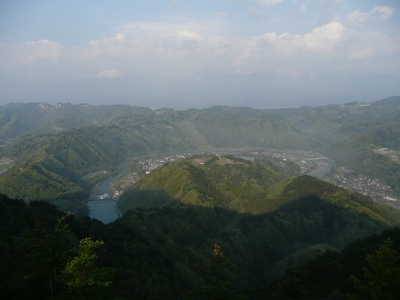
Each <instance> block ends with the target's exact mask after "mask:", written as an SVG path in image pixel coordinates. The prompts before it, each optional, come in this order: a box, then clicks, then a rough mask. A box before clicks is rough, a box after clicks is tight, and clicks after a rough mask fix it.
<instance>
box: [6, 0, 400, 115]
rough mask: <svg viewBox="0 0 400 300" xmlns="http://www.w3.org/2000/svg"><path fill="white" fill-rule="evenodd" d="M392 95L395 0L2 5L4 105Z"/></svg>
mask: <svg viewBox="0 0 400 300" xmlns="http://www.w3.org/2000/svg"><path fill="white" fill-rule="evenodd" d="M397 95H400V1H398V0H376V1H374V0H358V1H357V0H210V1H209V0H189V1H181V0H157V1H155V0H130V1H128V0H126V1H125V0H114V1H104V0H103V1H102V0H79V1H76V0H68V1H65V0H64V1H59V0H35V1H31V0H2V1H0V104H1V105H3V104H6V103H11V102H47V103H51V104H56V103H60V102H61V103H62V102H70V103H89V104H129V105H133V106H135V105H137V106H147V107H151V108H157V107H171V108H178V109H185V108H191V107H196V108H202V107H209V106H212V105H230V106H250V107H256V108H273V107H288V106H301V105H314V106H315V105H324V104H328V103H333V104H338V103H345V102H349V101H360V102H362V101H365V102H370V101H375V100H379V99H382V98H385V97H389V96H397Z"/></svg>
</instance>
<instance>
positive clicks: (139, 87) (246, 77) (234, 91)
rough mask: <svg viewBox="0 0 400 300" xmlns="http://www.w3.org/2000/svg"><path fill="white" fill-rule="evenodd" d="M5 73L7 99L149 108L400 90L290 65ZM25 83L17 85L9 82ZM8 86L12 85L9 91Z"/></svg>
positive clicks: (309, 101) (320, 101)
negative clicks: (23, 78) (264, 69)
mask: <svg viewBox="0 0 400 300" xmlns="http://www.w3.org/2000/svg"><path fill="white" fill-rule="evenodd" d="M38 84H39V83H38V82H36V81H34V83H32V82H28V81H27V82H24V83H23V84H22V83H21V82H18V83H16V82H12V80H11V79H7V78H3V81H2V86H1V88H2V99H3V101H5V100H4V99H7V101H8V102H21V101H24V102H25V101H26V99H29V101H31V102H49V103H53V104H55V103H58V102H71V103H79V102H80V101H82V102H86V103H90V104H110V103H122V104H130V105H134V106H146V107H151V108H160V107H173V108H176V109H189V108H192V107H195V108H206V107H210V106H213V105H216V104H218V105H229V106H247V107H253V108H261V109H264V108H280V107H301V106H304V105H313V106H316V105H318V106H321V105H327V104H343V103H346V102H349V101H359V102H372V101H375V100H377V99H381V98H384V97H389V96H391V95H399V94H400V88H399V87H400V78H398V77H394V76H388V75H379V76H378V75H369V74H348V73H347V74H346V75H344V74H343V73H341V72H331V73H330V74H324V75H320V74H317V75H315V74H314V75H310V74H297V73H290V72H288V71H279V70H277V71H274V72H270V73H251V74H232V73H223V72H206V71H201V72H196V73H193V74H191V75H190V76H187V77H184V78H175V77H171V76H168V75H165V76H161V75H159V76H154V75H149V74H148V75H146V74H136V75H130V76H127V77H115V78H87V79H80V80H77V81H69V82H60V83H58V84H52V85H50V84H43V85H42V86H40V85H38ZM21 85H23V86H24V89H19V90H15V88H14V89H12V90H11V88H10V87H15V86H21ZM9 89H10V91H8V90H9ZM80 99H83V100H80Z"/></svg>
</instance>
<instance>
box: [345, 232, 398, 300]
mask: <svg viewBox="0 0 400 300" xmlns="http://www.w3.org/2000/svg"><path fill="white" fill-rule="evenodd" d="M393 245H394V244H393V242H392V240H391V239H390V238H388V239H386V241H385V242H384V243H383V245H382V246H380V247H379V249H378V250H376V252H375V254H372V255H368V256H367V261H368V264H369V265H370V269H368V268H364V269H363V270H364V278H365V279H366V281H362V280H360V279H358V278H356V277H355V276H352V277H351V278H352V279H353V281H354V287H355V289H356V293H355V294H354V295H351V297H350V299H353V300H358V299H363V300H365V299H385V300H390V299H398V297H399V295H400V257H399V255H398V254H397V252H396V251H395V250H394V249H393Z"/></svg>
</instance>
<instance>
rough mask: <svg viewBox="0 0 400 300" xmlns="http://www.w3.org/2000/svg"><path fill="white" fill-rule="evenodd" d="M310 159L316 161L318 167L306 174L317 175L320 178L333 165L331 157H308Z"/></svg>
mask: <svg viewBox="0 0 400 300" xmlns="http://www.w3.org/2000/svg"><path fill="white" fill-rule="evenodd" d="M310 160H312V161H313V162H314V163H316V164H317V165H318V166H319V168H318V170H317V171H314V172H311V173H309V174H308V175H311V176H314V177H317V178H322V177H324V176H325V174H326V173H328V172H329V171H330V170H331V169H332V167H333V165H334V161H333V160H332V159H329V158H318V159H310Z"/></svg>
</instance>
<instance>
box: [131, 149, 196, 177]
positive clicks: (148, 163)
mask: <svg viewBox="0 0 400 300" xmlns="http://www.w3.org/2000/svg"><path fill="white" fill-rule="evenodd" d="M192 155H193V154H190V153H183V154H175V155H168V156H164V157H162V158H147V159H145V160H139V161H138V163H139V164H140V165H141V166H142V169H143V171H145V172H146V174H150V173H151V172H153V171H154V170H155V169H157V168H159V167H161V166H162V165H164V164H166V163H172V162H176V161H178V160H182V159H185V158H187V157H189V156H192Z"/></svg>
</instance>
